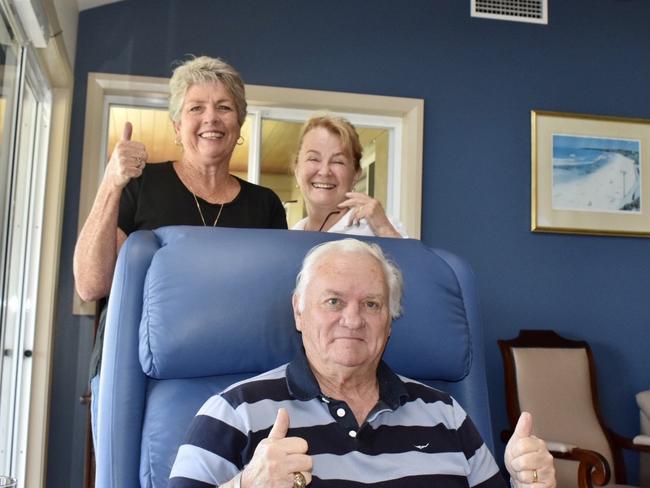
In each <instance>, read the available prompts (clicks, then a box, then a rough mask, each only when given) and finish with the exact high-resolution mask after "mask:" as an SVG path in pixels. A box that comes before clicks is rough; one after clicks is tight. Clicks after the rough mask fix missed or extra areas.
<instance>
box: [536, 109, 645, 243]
mask: <svg viewBox="0 0 650 488" xmlns="http://www.w3.org/2000/svg"><path fill="white" fill-rule="evenodd" d="M531 128H532V135H531V143H532V144H531V149H532V172H531V177H532V178H531V179H532V181H531V200H532V201H531V230H533V231H535V232H562V233H576V234H597V235H627V236H650V187H649V185H650V179H649V178H650V167H649V165H650V120H643V119H630V118H619V117H604V116H597V115H581V114H568V113H558V112H542V111H536V110H534V111H532V112H531Z"/></svg>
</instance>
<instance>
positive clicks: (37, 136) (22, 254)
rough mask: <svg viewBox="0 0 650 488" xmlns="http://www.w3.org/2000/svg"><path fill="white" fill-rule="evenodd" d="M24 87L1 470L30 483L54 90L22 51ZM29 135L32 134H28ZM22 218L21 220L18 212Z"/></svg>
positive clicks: (17, 137) (17, 136) (12, 221)
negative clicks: (29, 99)
mask: <svg viewBox="0 0 650 488" xmlns="http://www.w3.org/2000/svg"><path fill="white" fill-rule="evenodd" d="M19 59H20V60H19V66H20V68H19V79H20V86H19V88H18V92H17V96H16V104H15V106H14V107H13V109H14V110H16V109H17V110H18V111H19V114H18V118H17V123H16V128H15V132H14V133H13V134H12V140H13V141H14V142H13V144H14V145H15V146H14V149H13V151H12V158H14V159H15V158H17V159H15V160H14V161H13V163H12V164H13V167H14V170H13V172H12V181H11V185H12V190H11V194H12V195H13V197H12V202H11V207H12V209H11V211H10V213H9V219H8V222H7V223H8V225H9V230H8V236H7V240H8V243H9V245H8V248H7V252H8V257H9V260H8V262H7V268H6V269H5V271H6V272H7V273H8V275H7V276H6V285H7V288H6V289H5V290H4V291H3V293H4V294H5V296H4V297H3V299H6V305H7V306H6V307H5V308H4V310H3V314H4V315H3V324H4V331H3V334H4V337H3V345H2V347H3V348H4V349H6V350H10V351H11V354H10V356H6V357H3V358H2V359H3V362H5V361H6V363H5V364H4V365H3V368H2V390H3V391H2V396H3V397H5V398H4V399H3V402H2V406H1V408H0V414H1V416H2V430H3V431H5V432H4V436H2V437H3V439H2V440H1V441H0V442H2V452H3V456H2V459H0V466H1V467H2V471H4V472H5V473H12V474H13V475H14V476H15V477H17V478H18V479H21V480H24V479H25V477H26V476H25V474H26V471H27V447H28V438H29V434H30V429H29V427H30V412H31V404H32V374H33V371H32V370H33V366H34V364H33V356H34V345H35V329H36V323H37V303H38V299H39V294H38V290H39V274H40V265H41V251H42V250H41V244H42V229H43V211H44V205H45V184H46V175H47V158H48V141H49V130H50V122H51V119H50V118H51V104H52V96H51V87H50V85H49V83H48V82H47V81H46V79H45V77H44V75H43V73H42V71H41V69H40V67H39V65H38V62H37V59H36V54H35V52H34V51H33V50H32V49H28V48H26V49H22V50H21V55H20V58H19ZM27 93H29V96H30V97H32V101H33V103H34V111H33V112H32V113H31V114H27V115H31V120H23V116H24V115H26V113H25V111H24V104H25V103H26V102H25V100H26V94H27ZM26 130H28V131H30V132H25V131H26ZM18 211H20V212H21V214H20V215H18V214H17V212H18Z"/></svg>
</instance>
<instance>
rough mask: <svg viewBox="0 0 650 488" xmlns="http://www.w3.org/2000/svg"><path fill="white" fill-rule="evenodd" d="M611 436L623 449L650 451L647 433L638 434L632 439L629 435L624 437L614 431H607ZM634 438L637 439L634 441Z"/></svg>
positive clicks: (649, 439)
mask: <svg viewBox="0 0 650 488" xmlns="http://www.w3.org/2000/svg"><path fill="white" fill-rule="evenodd" d="M609 434H610V436H611V438H612V439H613V440H614V442H615V443H616V444H617V445H619V446H620V447H622V448H623V449H629V450H630V451H637V452H650V436H648V435H638V436H636V437H635V438H634V439H631V438H630V437H625V436H622V435H620V434H617V433H616V432H612V431H611V430H610V431H609ZM635 439H637V440H636V441H635Z"/></svg>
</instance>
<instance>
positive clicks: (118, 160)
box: [104, 122, 149, 189]
mask: <svg viewBox="0 0 650 488" xmlns="http://www.w3.org/2000/svg"><path fill="white" fill-rule="evenodd" d="M132 133H133V126H132V125H131V122H126V123H125V124H124V129H123V132H122V139H121V140H120V141H119V142H118V143H117V144H115V148H114V149H113V153H112V154H111V158H110V159H109V161H108V164H107V165H106V172H105V174H104V180H107V181H108V182H110V183H111V184H112V185H113V186H114V187H115V188H118V189H122V188H124V187H125V186H126V184H127V183H128V182H129V180H130V179H131V178H137V177H138V176H140V175H141V174H142V170H143V169H144V165H145V164H146V162H147V159H148V158H149V156H148V155H147V149H146V148H145V146H144V144H142V143H141V142H138V141H132V140H131V134H132Z"/></svg>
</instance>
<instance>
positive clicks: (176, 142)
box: [174, 137, 183, 146]
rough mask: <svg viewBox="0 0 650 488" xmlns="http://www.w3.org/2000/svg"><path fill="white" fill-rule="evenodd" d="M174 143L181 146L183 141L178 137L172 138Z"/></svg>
mask: <svg viewBox="0 0 650 488" xmlns="http://www.w3.org/2000/svg"><path fill="white" fill-rule="evenodd" d="M174 144H176V145H177V146H182V145H183V143H182V142H181V140H180V139H179V138H178V137H175V138H174Z"/></svg>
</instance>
